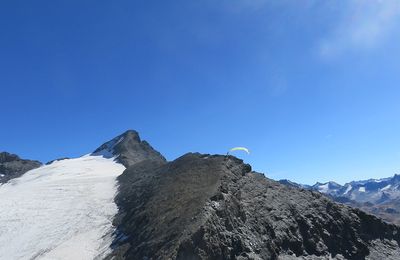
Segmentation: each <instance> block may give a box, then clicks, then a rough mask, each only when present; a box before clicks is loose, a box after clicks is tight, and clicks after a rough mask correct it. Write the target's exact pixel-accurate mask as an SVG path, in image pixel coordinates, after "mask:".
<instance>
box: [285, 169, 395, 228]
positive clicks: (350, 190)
mask: <svg viewBox="0 0 400 260" xmlns="http://www.w3.org/2000/svg"><path fill="white" fill-rule="evenodd" d="M279 182H280V183H282V184H285V185H289V186H292V187H297V188H302V189H308V190H313V191H318V192H320V193H323V194H326V195H327V196H329V197H331V198H333V199H334V200H335V201H337V202H340V203H344V204H347V205H350V206H353V207H357V208H361V209H363V210H364V211H367V212H369V213H372V214H374V215H377V216H379V217H381V218H383V219H385V220H386V221H389V222H392V223H396V224H400V175H398V174H395V175H394V176H393V177H388V178H382V179H369V180H361V181H352V182H349V183H346V184H344V185H340V184H338V183H336V182H333V181H330V182H326V183H319V182H317V183H316V184H314V185H303V184H298V183H295V182H291V181H289V180H280V181H279Z"/></svg>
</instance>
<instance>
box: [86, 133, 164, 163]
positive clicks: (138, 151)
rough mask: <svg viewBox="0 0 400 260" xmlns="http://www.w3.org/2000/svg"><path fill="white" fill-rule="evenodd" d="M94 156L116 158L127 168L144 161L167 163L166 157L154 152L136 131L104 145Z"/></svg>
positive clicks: (124, 134)
mask: <svg viewBox="0 0 400 260" xmlns="http://www.w3.org/2000/svg"><path fill="white" fill-rule="evenodd" d="M92 155H102V156H104V157H108V158H111V157H116V159H117V161H118V162H119V163H121V164H123V165H124V166H125V167H129V166H131V165H133V164H135V163H138V162H141V161H143V160H155V161H158V160H161V161H166V160H165V158H164V156H162V155H161V154H160V153H159V152H157V151H156V150H154V148H153V147H151V145H150V144H149V143H148V142H146V141H142V140H141V139H140V137H139V133H138V132H136V131H134V130H128V131H126V132H125V133H123V134H122V135H119V136H117V137H115V138H114V139H112V140H111V141H108V142H106V143H104V144H102V145H101V146H100V147H99V148H97V149H96V150H95V151H94V152H93V153H92Z"/></svg>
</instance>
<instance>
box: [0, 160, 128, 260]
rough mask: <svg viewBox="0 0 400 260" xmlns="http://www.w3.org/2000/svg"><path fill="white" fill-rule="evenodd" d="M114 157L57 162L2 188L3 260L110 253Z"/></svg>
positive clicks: (78, 258)
mask: <svg viewBox="0 0 400 260" xmlns="http://www.w3.org/2000/svg"><path fill="white" fill-rule="evenodd" d="M124 170H125V167H124V166H123V165H122V164H119V163H117V162H115V161H114V159H113V158H104V157H103V156H93V155H85V156H82V157H80V158H75V159H66V160H61V161H55V162H53V163H52V164H50V165H45V166H42V167H40V168H37V169H34V170H31V171H29V172H27V173H25V174H24V175H23V176H21V177H19V178H17V179H13V180H11V181H9V182H8V183H5V184H3V185H1V186H0V208H1V211H0V223H1V224H0V259H14V260H19V259H21V260H24V259H32V260H33V259H45V260H50V259H51V260H64V259H74V260H88V259H101V258H103V257H104V256H105V255H106V254H108V253H109V252H110V245H111V242H112V240H113V231H114V228H113V225H112V220H113V217H114V216H115V214H116V213H117V211H118V208H117V206H116V205H115V203H114V197H115V194H116V192H117V182H116V177H117V176H119V175H120V174H121V173H122V172H123V171H124Z"/></svg>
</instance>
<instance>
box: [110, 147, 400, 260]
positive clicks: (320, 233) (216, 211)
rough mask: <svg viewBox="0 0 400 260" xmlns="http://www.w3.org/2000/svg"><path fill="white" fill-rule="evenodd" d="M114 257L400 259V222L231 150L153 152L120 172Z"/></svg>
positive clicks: (112, 257) (112, 256) (111, 257)
mask: <svg viewBox="0 0 400 260" xmlns="http://www.w3.org/2000/svg"><path fill="white" fill-rule="evenodd" d="M118 180H119V185H120V187H119V193H118V195H117V197H116V202H117V204H118V206H119V208H120V211H119V214H118V215H117V217H116V219H115V225H116V226H117V227H118V233H117V237H116V240H115V242H114V252H113V254H112V255H110V256H109V259H185V260H187V259H189V260H190V259H298V258H303V259H331V258H335V259H400V258H399V257H400V249H399V242H400V228H399V227H397V226H395V225H390V224H387V223H385V222H383V221H382V220H380V219H378V218H376V217H374V216H371V215H368V214H366V213H364V212H362V211H360V210H357V209H353V208H350V207H347V206H344V205H340V204H337V203H335V202H333V201H332V200H330V199H329V198H327V197H326V196H323V195H321V194H320V193H317V192H314V191H309V190H304V189H303V190H301V189H298V188H292V187H287V186H285V185H282V184H280V183H278V182H276V181H273V180H270V179H268V178H266V177H265V176H264V175H263V174H260V173H256V172H252V171H251V167H250V166H249V165H247V164H244V163H243V162H242V161H241V160H239V159H237V158H235V157H232V156H220V155H214V156H211V155H201V154H192V153H190V154H186V155H184V156H182V157H180V158H178V159H176V160H175V161H173V162H169V163H166V162H164V161H160V160H156V161H153V160H146V161H142V162H140V163H137V164H135V165H133V166H131V167H129V168H128V169H127V170H126V171H125V172H124V173H123V174H122V175H120V176H119V178H118Z"/></svg>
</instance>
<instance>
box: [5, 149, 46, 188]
mask: <svg viewBox="0 0 400 260" xmlns="http://www.w3.org/2000/svg"><path fill="white" fill-rule="evenodd" d="M41 165H42V164H41V163H40V162H38V161H32V160H24V159H21V158H19V157H18V155H15V154H10V153H7V152H1V153H0V183H6V182H8V181H9V180H11V179H13V178H18V177H20V176H21V175H23V174H24V173H26V172H27V171H30V170H32V169H35V168H38V167H40V166H41Z"/></svg>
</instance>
